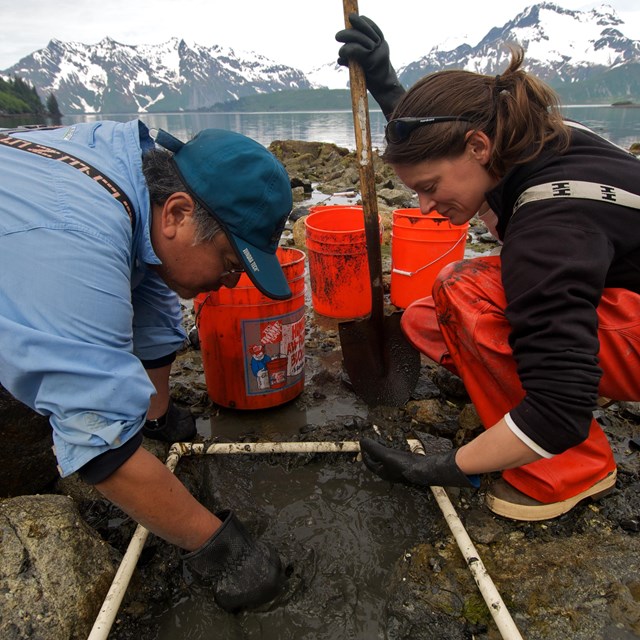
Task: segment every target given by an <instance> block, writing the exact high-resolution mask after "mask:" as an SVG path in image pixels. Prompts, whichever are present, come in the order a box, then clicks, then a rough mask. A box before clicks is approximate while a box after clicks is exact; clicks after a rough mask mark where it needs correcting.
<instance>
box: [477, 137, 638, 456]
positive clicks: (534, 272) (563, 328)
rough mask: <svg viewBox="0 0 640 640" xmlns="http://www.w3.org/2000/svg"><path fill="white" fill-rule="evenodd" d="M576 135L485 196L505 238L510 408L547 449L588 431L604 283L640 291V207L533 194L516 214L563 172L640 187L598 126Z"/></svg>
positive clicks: (628, 159) (625, 156) (634, 171)
mask: <svg viewBox="0 0 640 640" xmlns="http://www.w3.org/2000/svg"><path fill="white" fill-rule="evenodd" d="M571 134H572V137H571V146H570V148H569V150H568V151H567V152H566V153H564V154H562V155H560V154H558V153H556V152H552V151H548V152H545V153H543V154H542V155H541V156H540V157H538V158H537V159H536V160H535V161H533V162H530V163H527V164H525V165H520V166H517V167H516V168H514V169H513V170H511V171H510V172H509V173H508V174H507V175H506V176H505V177H504V179H503V180H501V181H500V183H499V184H498V185H497V186H496V188H495V189H493V190H492V191H491V192H489V193H488V194H487V201H488V202H489V204H490V205H491V208H492V209H493V211H494V212H495V213H496V215H497V216H498V227H497V230H498V233H499V235H500V237H501V239H502V241H503V247H502V253H501V260H502V280H503V285H504V290H505V294H506V298H507V308H506V316H507V319H508V321H509V323H510V324H511V333H510V336H509V343H510V346H511V348H512V349H513V354H514V357H515V360H516V363H517V370H518V375H519V377H520V381H521V383H522V386H523V388H524V390H525V393H526V396H525V398H524V400H523V401H522V402H521V403H520V404H519V405H518V406H516V407H514V408H513V410H512V411H510V416H511V418H512V419H513V421H514V422H515V423H516V425H517V426H518V427H519V428H520V429H521V430H522V432H523V433H525V434H526V435H527V436H528V437H529V438H531V440H533V441H534V442H535V443H536V444H538V445H539V446H540V447H542V448H543V449H544V450H545V451H547V452H548V453H551V454H557V453H561V452H563V451H565V450H566V449H569V448H570V447H573V446H575V445H577V444H579V443H580V442H582V441H583V440H585V439H586V437H587V436H588V433H589V424H590V422H591V418H592V411H593V410H594V409H595V407H596V402H597V398H598V384H599V381H600V378H601V375H602V371H601V369H600V367H599V364H598V351H599V341H598V318H597V313H596V308H597V306H598V303H599V301H600V298H601V296H602V291H603V289H605V288H611V287H621V288H625V289H629V290H631V291H634V292H637V293H640V210H638V209H632V208H629V207H623V206H620V205H617V204H610V203H606V202H596V201H593V200H586V199H572V198H568V199H559V200H542V201H538V202H530V203H528V204H525V205H523V206H522V207H521V208H520V209H518V211H517V213H515V214H513V206H514V204H515V202H516V200H517V199H518V197H519V195H520V194H521V193H522V192H523V191H524V190H525V189H527V188H529V187H531V186H534V185H539V184H543V183H547V182H552V181H558V180H583V181H589V182H596V183H599V184H605V185H610V186H614V187H618V188H621V189H624V190H626V191H629V192H631V193H636V194H640V161H638V159H636V158H635V157H634V156H632V155H631V154H629V153H628V152H626V151H624V150H622V149H620V148H618V147H616V146H615V145H613V144H611V143H609V142H608V141H606V140H604V139H603V138H600V137H599V136H597V135H596V134H594V133H592V132H588V131H582V130H579V129H572V132H571ZM638 322H639V323H640V318H638ZM629 357H634V358H640V353H634V354H630V355H629Z"/></svg>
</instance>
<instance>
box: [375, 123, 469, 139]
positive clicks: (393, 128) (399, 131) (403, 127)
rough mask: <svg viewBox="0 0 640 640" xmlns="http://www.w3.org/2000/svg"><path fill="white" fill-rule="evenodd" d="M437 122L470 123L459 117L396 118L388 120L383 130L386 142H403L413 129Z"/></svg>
mask: <svg viewBox="0 0 640 640" xmlns="http://www.w3.org/2000/svg"><path fill="white" fill-rule="evenodd" d="M437 122H471V121H470V120H469V118H462V117H460V116H428V117H426V118H396V119H395V120H390V121H389V123H388V124H387V126H386V127H385V130H384V137H385V138H386V139H387V142H391V143H392V144H395V143H397V142H404V141H405V140H406V139H407V138H408V137H409V136H410V135H411V133H412V132H413V131H415V129H417V128H418V127H423V126H425V125H427V124H435V123H437Z"/></svg>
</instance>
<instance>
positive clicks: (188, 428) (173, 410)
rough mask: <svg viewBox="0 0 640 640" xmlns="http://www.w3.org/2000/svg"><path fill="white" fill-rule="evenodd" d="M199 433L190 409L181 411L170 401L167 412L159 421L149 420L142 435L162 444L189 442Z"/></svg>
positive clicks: (143, 428)
mask: <svg viewBox="0 0 640 640" xmlns="http://www.w3.org/2000/svg"><path fill="white" fill-rule="evenodd" d="M197 433H198V430H197V428H196V420H195V418H194V417H193V415H192V414H191V412H190V411H189V410H188V409H181V408H180V407H176V405H175V404H173V401H172V400H171V399H170V400H169V407H168V408H167V412H166V413H165V414H164V415H163V416H161V417H160V418H158V419H157V420H147V421H146V422H145V423H144V426H143V427H142V435H143V436H145V437H147V438H151V439H152V440H161V441H162V442H188V441H190V440H193V438H194V437H195V435H196V434H197Z"/></svg>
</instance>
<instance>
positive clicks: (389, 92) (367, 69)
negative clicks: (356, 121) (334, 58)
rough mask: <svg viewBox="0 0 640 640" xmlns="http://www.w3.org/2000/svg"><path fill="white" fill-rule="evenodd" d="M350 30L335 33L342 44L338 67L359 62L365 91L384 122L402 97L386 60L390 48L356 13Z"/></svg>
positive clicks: (389, 64) (364, 19)
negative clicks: (381, 114)
mask: <svg viewBox="0 0 640 640" xmlns="http://www.w3.org/2000/svg"><path fill="white" fill-rule="evenodd" d="M349 22H351V27H352V28H351V29H343V30H342V31H338V33H336V40H337V41H338V42H344V44H343V45H342V47H340V50H339V51H338V64H341V65H343V66H345V67H347V66H349V60H354V61H355V62H358V63H359V64H360V65H361V66H362V69H363V71H364V75H365V78H366V81H367V89H369V91H370V92H371V95H372V96H373V97H374V99H375V101H376V102H377V103H378V104H379V105H380V108H381V109H382V113H384V115H385V117H386V118H387V120H389V118H390V117H391V114H392V113H393V109H394V107H395V106H396V104H398V101H399V100H400V98H402V96H403V95H404V94H405V90H404V87H403V86H402V85H401V84H400V81H399V80H398V76H397V75H396V72H395V69H394V68H393V66H392V65H391V60H390V58H389V45H388V44H387V41H386V40H385V39H384V35H383V34H382V31H380V28H379V27H378V25H376V23H375V22H373V20H370V19H369V18H367V17H365V16H360V15H358V14H357V13H352V14H351V15H350V16H349Z"/></svg>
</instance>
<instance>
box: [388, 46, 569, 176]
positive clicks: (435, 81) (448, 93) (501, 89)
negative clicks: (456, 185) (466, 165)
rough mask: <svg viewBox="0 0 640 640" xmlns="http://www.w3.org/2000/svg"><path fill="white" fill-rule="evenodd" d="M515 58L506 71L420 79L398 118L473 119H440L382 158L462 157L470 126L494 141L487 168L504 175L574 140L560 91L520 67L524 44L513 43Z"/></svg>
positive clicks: (400, 105) (406, 161) (402, 161)
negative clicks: (454, 119) (560, 102)
mask: <svg viewBox="0 0 640 640" xmlns="http://www.w3.org/2000/svg"><path fill="white" fill-rule="evenodd" d="M510 50H511V62H510V63H509V66H508V67H507V69H506V71H504V72H503V73H502V74H501V75H497V76H495V77H494V76H486V75H482V74H478V73H473V72H471V71H462V70H447V71H440V72H436V73H432V74H429V75H427V76H425V77H424V78H422V79H420V80H418V82H416V83H415V84H414V85H413V86H412V87H411V89H409V91H408V92H407V93H406V94H405V95H404V96H403V98H402V99H401V100H400V102H399V103H398V104H397V105H396V107H395V109H394V111H393V115H392V119H395V118H404V117H428V116H459V117H462V118H466V119H468V120H469V122H440V123H434V124H429V125H425V126H421V127H418V128H416V129H414V130H413V131H412V133H411V134H410V135H409V136H408V138H407V139H406V140H403V141H401V142H395V143H392V142H389V141H388V142H387V148H386V150H385V152H384V154H383V156H382V158H383V159H384V160H385V161H386V162H388V163H389V164H415V163H417V162H421V161H423V160H437V159H441V158H449V157H456V156H458V155H460V154H461V153H462V152H463V151H464V149H465V146H466V140H467V137H468V136H467V134H468V132H470V131H483V132H484V133H486V134H487V136H489V138H490V139H491V140H492V142H493V150H492V154H491V159H490V161H489V165H488V167H487V169H488V170H489V171H490V172H491V173H492V174H493V175H495V176H496V177H502V176H503V175H504V174H505V173H506V172H507V171H508V170H509V169H510V168H511V167H512V166H514V165H516V164H522V163H525V162H529V161H530V160H533V159H534V158H536V157H537V156H538V155H539V154H540V153H541V152H542V150H543V149H544V148H545V147H548V146H549V145H551V146H552V147H553V148H555V149H556V150H557V151H558V152H562V151H564V150H565V149H566V148H567V146H568V144H569V130H568V128H567V125H566V124H565V123H564V122H563V120H562V115H561V114H560V110H559V107H558V97H557V95H556V93H555V92H554V91H553V89H551V87H549V86H547V85H546V84H545V83H544V82H542V81H541V80H539V79H538V78H536V77H534V76H531V75H528V74H527V73H526V72H525V71H523V70H522V69H521V68H520V67H521V65H522V62H523V60H524V51H523V50H522V48H521V47H515V46H514V47H510Z"/></svg>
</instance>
